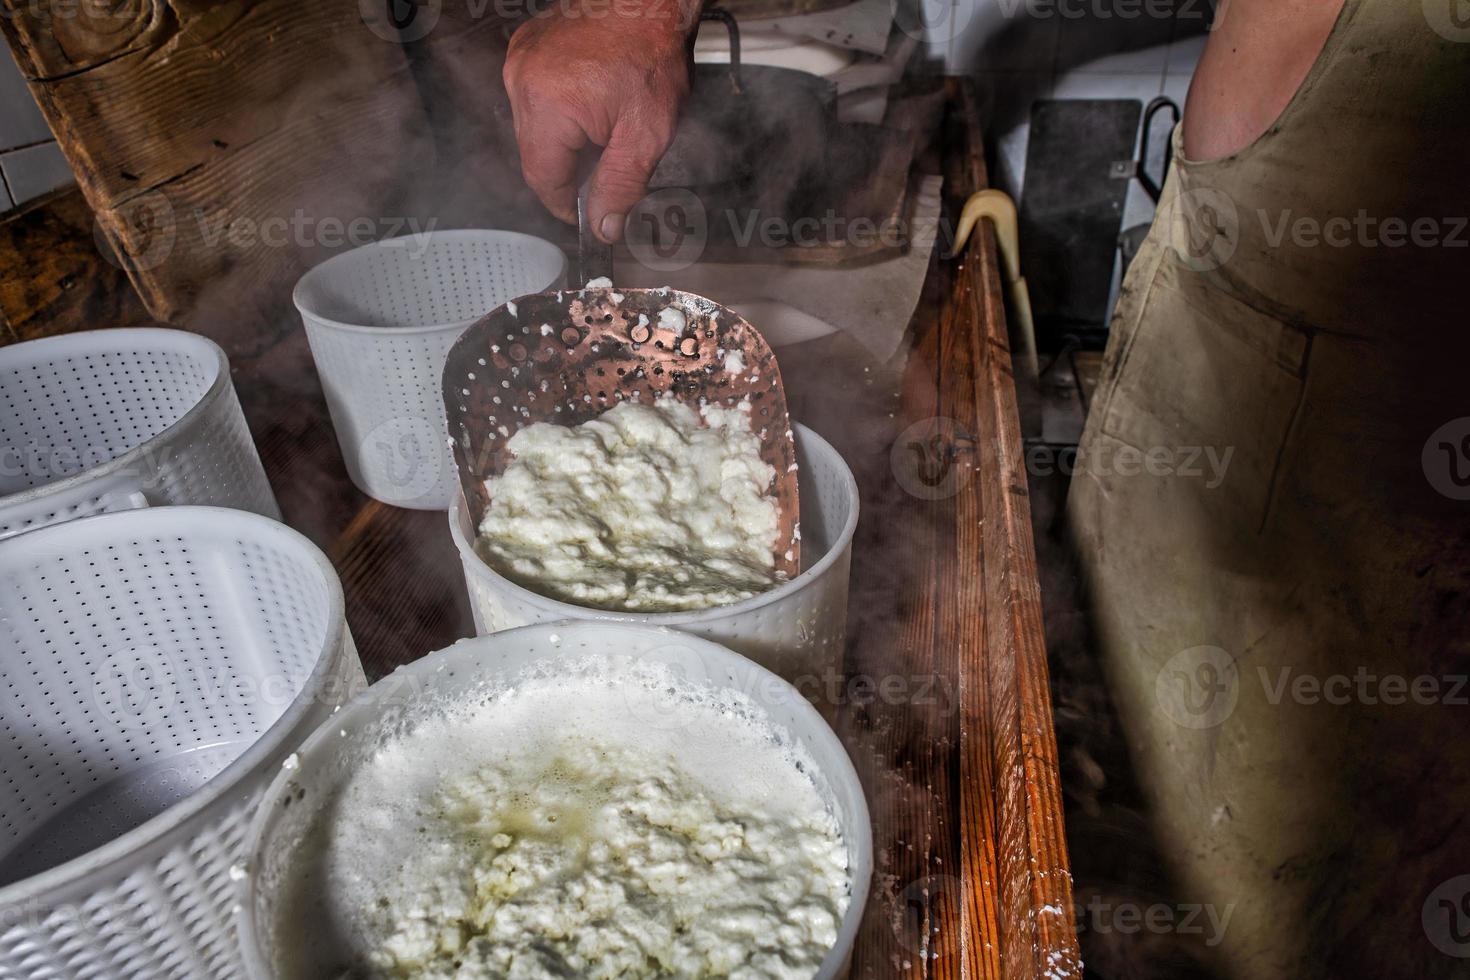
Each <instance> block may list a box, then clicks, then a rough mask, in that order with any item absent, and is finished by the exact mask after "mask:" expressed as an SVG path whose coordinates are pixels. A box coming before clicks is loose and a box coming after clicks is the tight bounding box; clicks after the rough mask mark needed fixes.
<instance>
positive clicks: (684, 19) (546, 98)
mask: <svg viewBox="0 0 1470 980" xmlns="http://www.w3.org/2000/svg"><path fill="white" fill-rule="evenodd" d="M697 10H698V7H697V2H691V0H556V2H555V3H554V4H553V7H552V9H549V10H548V11H546V12H545V13H542V14H540V15H538V16H536V17H533V18H532V19H531V20H529V21H527V22H526V23H525V24H522V25H521V26H520V27H519V28H517V29H516V32H515V34H513V35H512V36H511V39H510V52H509V54H508V56H507V57H506V61H505V87H506V91H507V92H508V93H509V94H510V105H511V111H512V112H513V114H514V116H515V128H516V141H517V142H518V143H519V144H520V148H521V170H522V172H523V173H524V174H525V176H526V183H527V184H529V185H530V186H531V189H532V190H533V191H535V192H536V195H537V196H538V197H540V198H541V201H542V203H544V204H545V205H546V207H547V208H549V209H550V210H551V212H552V213H553V214H555V215H556V216H557V217H558V218H561V219H562V220H563V221H566V222H575V221H576V220H577V157H578V153H579V152H580V151H581V150H582V149H583V148H584V147H585V146H587V144H588V143H593V144H596V145H598V146H602V147H605V149H604V150H603V152H602V159H601V160H600V161H599V162H598V164H597V169H596V170H595V171H594V172H593V174H592V186H591V188H590V190H589V194H588V197H589V202H588V203H589V210H590V212H591V215H590V217H591V219H592V228H593V230H594V232H595V233H596V234H597V236H598V237H599V238H600V239H602V240H603V241H605V242H608V243H612V242H615V241H617V240H619V239H621V238H622V237H623V224H624V222H625V221H626V219H627V215H628V211H629V209H631V208H632V207H633V205H635V204H637V203H638V201H639V200H641V199H642V198H643V195H644V193H645V192H646V191H647V189H648V178H649V177H650V176H651V175H652V174H653V170H654V167H656V166H657V165H658V161H659V159H660V158H661V157H662V156H663V155H664V151H665V150H667V149H668V148H669V143H670V142H671V141H672V140H673V138H674V126H675V123H676V122H677V121H678V118H679V107H680V105H681V104H682V103H683V101H684V97H685V96H686V95H687V94H688V92H689V55H688V52H687V47H686V40H687V38H688V35H689V32H690V31H691V30H693V29H694V28H695V27H696V26H697V24H698V15H697Z"/></svg>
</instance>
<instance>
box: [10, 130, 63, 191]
mask: <svg viewBox="0 0 1470 980" xmlns="http://www.w3.org/2000/svg"><path fill="white" fill-rule="evenodd" d="M0 170H3V171H4V172H5V184H6V186H7V187H9V188H10V195H11V196H12V197H13V198H15V202H16V203H17V204H23V203H25V202H26V201H29V200H31V199H32V198H36V197H40V196H41V195H42V194H45V193H46V192H48V191H54V190H56V189H57V188H58V187H64V186H66V185H67V184H69V183H71V181H72V175H71V168H70V167H69V166H67V163H66V158H65V157H63V156H62V155H61V148H60V147H59V146H57V145H56V144H55V143H54V142H53V143H38V144H36V145H35V146H28V147H26V148H25V149H23V150H11V151H10V152H8V153H3V154H0Z"/></svg>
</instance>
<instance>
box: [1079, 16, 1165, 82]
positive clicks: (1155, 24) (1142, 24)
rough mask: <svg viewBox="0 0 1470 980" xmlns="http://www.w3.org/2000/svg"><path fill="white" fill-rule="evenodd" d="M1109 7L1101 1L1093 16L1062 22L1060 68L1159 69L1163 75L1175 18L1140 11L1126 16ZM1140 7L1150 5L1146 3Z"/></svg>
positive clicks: (1141, 71)
mask: <svg viewBox="0 0 1470 980" xmlns="http://www.w3.org/2000/svg"><path fill="white" fill-rule="evenodd" d="M1084 9H1085V8H1084ZM1109 9H1110V8H1108V7H1107V6H1105V5H1101V4H1099V5H1097V10H1096V12H1095V13H1094V14H1093V15H1091V16H1087V17H1071V18H1068V19H1066V20H1064V21H1063V22H1062V30H1061V36H1060V39H1059V43H1058V45H1057V71H1058V72H1065V71H1073V70H1077V69H1080V68H1083V67H1084V66H1086V70H1088V71H1094V72H1108V73H1111V74H1124V75H1127V74H1144V73H1147V72H1158V73H1159V74H1160V75H1163V73H1164V66H1165V65H1166V64H1167V63H1168V60H1169V41H1170V39H1171V38H1173V36H1174V20H1173V18H1172V17H1170V16H1154V15H1145V14H1143V13H1141V12H1140V13H1139V14H1138V15H1136V16H1129V17H1123V16H1120V15H1118V14H1117V13H1109ZM1141 9H1142V10H1146V9H1150V8H1148V6H1147V5H1145V6H1144V7H1143V8H1141ZM1160 9H1164V8H1160ZM1098 14H1106V16H1101V17H1099V16H1098Z"/></svg>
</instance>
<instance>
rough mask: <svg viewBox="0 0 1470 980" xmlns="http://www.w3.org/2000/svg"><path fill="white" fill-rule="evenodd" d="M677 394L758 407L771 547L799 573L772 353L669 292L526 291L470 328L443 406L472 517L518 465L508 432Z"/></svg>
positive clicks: (750, 334) (715, 309)
mask: <svg viewBox="0 0 1470 980" xmlns="http://www.w3.org/2000/svg"><path fill="white" fill-rule="evenodd" d="M665 394H672V395H674V396H675V397H677V398H679V399H680V400H681V401H684V402H687V403H689V404H690V405H693V406H695V407H697V406H699V405H700V404H701V403H714V404H719V405H723V406H726V407H734V406H735V405H738V404H739V403H740V402H741V401H744V400H749V402H750V405H751V427H752V429H753V430H754V431H755V433H756V435H757V436H758V437H759V438H760V443H761V458H762V459H764V460H765V461H766V462H767V463H769V464H770V465H771V467H772V468H774V469H775V471H776V475H775V478H774V481H773V486H772V494H773V496H774V497H775V500H776V506H777V508H778V510H779V513H780V525H779V531H778V533H777V536H776V542H775V545H774V548H773V552H774V556H775V560H776V568H777V570H778V571H781V572H784V573H785V575H786V577H787V578H795V577H796V576H797V574H798V573H799V572H800V570H801V542H800V539H799V537H798V533H799V530H798V522H799V519H800V513H801V511H800V505H799V500H798V496H797V481H796V451H795V448H794V446H793V444H792V437H791V422H790V419H789V417H788V415H787V411H786V394H785V391H784V390H783V389H782V387H781V372H780V370H779V369H778V368H777V366H776V358H775V355H774V354H772V353H771V349H770V347H769V346H768V345H767V344H766V341H765V338H763V337H762V336H761V335H760V334H759V333H758V332H757V331H756V329H755V328H754V327H752V326H751V325H750V324H749V323H747V322H746V321H745V320H744V319H743V318H742V317H741V316H740V315H739V314H737V313H735V312H733V311H732V310H729V309H726V308H725V307H723V306H721V305H719V304H718V303H715V302H713V301H711V300H708V299H705V298H704V297H702V296H695V295H694V294H692V293H684V292H679V291H678V290H672V289H622V290H619V289H611V288H603V289H585V290H570V291H565V292H557V293H538V294H535V295H531V296H523V297H521V298H520V299H517V300H515V301H513V302H510V303H507V304H505V305H504V306H502V307H500V308H498V309H496V310H494V311H492V312H491V313H490V314H489V315H488V316H486V317H485V318H484V319H482V320H480V321H479V322H478V323H476V324H475V325H474V326H472V327H470V328H469V329H468V330H466V331H465V333H464V335H463V336H461V337H460V339H459V341H458V343H456V344H455V345H454V347H453V348H451V349H450V351H449V357H448V360H447V361H446V363H445V368H444V408H445V412H446V414H447V417H448V420H449V437H450V442H451V444H452V448H453V450H454V459H455V463H456V464H457V465H458V467H459V478H460V483H461V484H462V485H463V487H464V495H465V500H466V501H467V502H468V504H469V510H470V516H471V518H472V519H473V522H474V526H476V527H478V526H479V525H480V522H481V521H483V520H484V518H485V512H486V510H487V509H488V508H489V506H490V499H489V496H488V494H487V492H486V489H485V481H486V479H488V478H490V477H494V476H499V475H500V474H501V473H503V472H504V471H505V467H506V465H507V464H508V463H509V462H510V460H511V458H512V454H511V452H510V451H509V450H508V449H507V448H506V444H507V443H508V442H509V441H510V438H511V436H513V435H515V434H516V433H517V432H518V431H520V430H521V429H523V428H525V427H526V426H528V425H531V424H532V423H535V422H554V423H556V424H557V425H568V426H570V425H579V424H581V423H582V422H586V421H588V420H590V419H593V418H595V417H597V416H598V415H601V414H602V413H603V412H605V411H607V410H608V409H610V408H612V407H613V406H615V405H618V404H620V403H621V402H625V401H635V400H636V401H640V402H642V403H643V404H652V403H653V402H654V401H655V400H656V399H657V398H658V397H659V396H661V395H665Z"/></svg>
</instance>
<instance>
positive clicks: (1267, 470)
mask: <svg viewBox="0 0 1470 980" xmlns="http://www.w3.org/2000/svg"><path fill="white" fill-rule="evenodd" d="M1309 348H1310V343H1309V339H1308V337H1307V336H1306V334H1304V333H1303V332H1302V331H1300V330H1298V329H1296V328H1294V327H1290V326H1287V325H1286V324H1284V323H1282V322H1281V321H1280V320H1277V319H1276V318H1274V317H1271V316H1268V315H1266V314H1264V313H1261V312H1260V311H1258V310H1256V309H1254V308H1252V307H1250V306H1247V305H1246V304H1244V303H1242V302H1240V301H1239V300H1237V299H1235V298H1234V297H1232V296H1230V295H1229V294H1227V293H1225V292H1223V291H1222V290H1221V289H1219V288H1218V287H1217V286H1214V285H1212V284H1211V283H1210V282H1209V280H1208V279H1207V278H1206V277H1205V276H1203V275H1201V274H1200V273H1197V272H1194V271H1192V270H1190V269H1187V268H1182V267H1181V266H1180V265H1179V263H1178V261H1177V260H1176V259H1175V258H1174V257H1173V256H1165V258H1164V260H1163V261H1162V262H1161V263H1160V267H1159V270H1158V279H1157V281H1156V282H1155V283H1154V284H1153V288H1152V289H1151V290H1150V291H1149V294H1148V297H1147V302H1146V304H1145V306H1144V308H1143V309H1142V310H1141V311H1140V313H1139V315H1138V317H1137V326H1136V329H1135V331H1134V335H1133V337H1132V338H1131V343H1129V344H1128V346H1127V349H1126V351H1125V352H1124V353H1123V357H1122V362H1121V363H1120V364H1119V365H1118V368H1117V375H1116V378H1115V379H1114V385H1113V390H1112V391H1111V393H1110V396H1109V398H1108V399H1107V401H1106V403H1105V404H1104V405H1101V406H1099V407H1100V408H1101V409H1102V411H1103V412H1104V417H1103V420H1102V432H1103V433H1104V434H1105V435H1107V436H1109V437H1111V438H1112V439H1113V440H1117V442H1119V443H1123V444H1126V445H1127V446H1131V447H1133V449H1135V450H1137V451H1139V452H1141V453H1142V454H1143V458H1144V459H1148V458H1149V454H1150V453H1152V454H1154V458H1155V459H1157V460H1160V461H1163V460H1165V459H1169V460H1172V461H1174V466H1173V468H1172V470H1170V471H1168V472H1164V469H1165V468H1164V467H1163V466H1162V464H1161V465H1160V466H1158V467H1157V468H1156V469H1151V470H1147V471H1146V472H1147V474H1148V475H1152V476H1168V477H1171V478H1175V479H1183V478H1188V477H1191V476H1197V477H1198V481H1197V482H1198V484H1199V486H1200V487H1201V488H1203V489H1205V490H1208V491H1210V493H1209V496H1208V498H1207V500H1206V502H1205V509H1206V510H1207V511H1209V512H1210V513H1212V514H1214V515H1217V516H1219V517H1220V518H1222V519H1227V520H1234V521H1240V522H1244V523H1245V524H1246V525H1247V526H1248V530H1249V532H1250V533H1252V534H1253V533H1255V532H1256V531H1257V530H1259V528H1260V526H1261V524H1262V523H1263V521H1264V519H1265V515H1266V511H1267V509H1268V507H1269V505H1270V501H1271V493H1272V487H1273V483H1274V479H1275V475H1276V469H1277V467H1278V465H1279V463H1280V459H1281V453H1282V447H1283V445H1284V443H1285V441H1286V439H1287V437H1288V435H1289V433H1290V431H1291V427H1292V424H1293V421H1294V420H1295V418H1296V414H1297V411H1298V409H1299V406H1300V403H1301V398H1302V394H1303V389H1304V386H1305V376H1306V366H1307V357H1308V352H1309ZM1102 448H1103V447H1102V446H1099V447H1098V449H1102ZM1111 448H1112V451H1113V452H1117V451H1118V448H1119V447H1111ZM1191 458H1193V460H1194V462H1195V464H1196V465H1195V466H1194V467H1189V468H1186V464H1187V463H1188V461H1189V460H1190V459H1191ZM1114 469H1115V471H1116V472H1118V473H1119V475H1126V474H1123V473H1122V471H1121V469H1120V468H1117V467H1114ZM1196 471H1202V472H1196Z"/></svg>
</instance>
